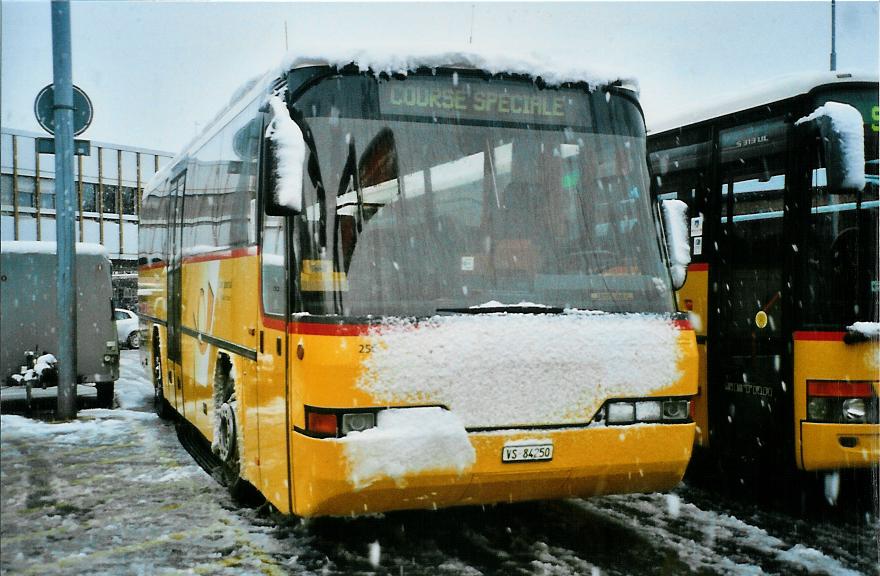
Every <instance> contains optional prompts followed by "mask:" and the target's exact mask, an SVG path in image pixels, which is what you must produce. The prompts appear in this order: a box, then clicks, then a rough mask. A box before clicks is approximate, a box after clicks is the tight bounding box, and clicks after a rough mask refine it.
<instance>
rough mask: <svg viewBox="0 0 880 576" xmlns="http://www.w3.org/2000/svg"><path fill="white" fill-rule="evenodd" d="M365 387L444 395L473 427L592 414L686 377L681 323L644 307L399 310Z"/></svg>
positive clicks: (395, 393) (380, 338)
mask: <svg viewBox="0 0 880 576" xmlns="http://www.w3.org/2000/svg"><path fill="white" fill-rule="evenodd" d="M369 338H370V339H371V341H372V349H373V352H372V354H371V355H370V356H369V358H367V359H366V360H364V363H363V371H362V373H361V375H360V377H359V379H358V383H357V385H358V387H359V388H360V389H361V390H363V391H365V392H367V393H368V394H370V396H372V399H373V401H374V402H375V403H377V404H388V403H411V404H423V405H424V404H437V405H442V406H446V407H447V408H449V409H450V410H451V411H452V412H454V413H455V414H456V415H457V416H458V417H459V418H461V420H462V422H463V423H464V425H465V426H466V427H516V426H524V425H540V424H576V423H583V422H588V421H590V419H591V418H592V417H593V415H594V414H595V413H596V411H597V410H598V409H599V407H600V406H601V405H602V403H603V402H604V401H605V400H606V399H607V398H622V397H628V396H629V397H639V396H646V395H649V394H652V393H654V392H656V391H659V390H662V389H663V388H666V387H668V386H670V385H671V384H673V383H674V382H676V381H677V380H678V379H679V377H680V372H679V370H678V367H677V361H678V358H679V354H680V350H679V347H678V345H677V342H678V331H677V329H676V328H675V326H674V325H673V323H672V321H671V320H670V319H668V318H664V317H660V316H651V315H640V314H625V315H624V314H601V313H578V312H566V313H564V314H506V313H499V314H481V315H476V316H470V315H468V316H463V315H462V316H435V317H433V318H430V319H428V320H424V321H421V322H415V321H413V320H407V319H389V320H387V321H386V322H385V323H383V324H380V325H378V326H376V327H374V328H373V329H371V331H370V333H369Z"/></svg>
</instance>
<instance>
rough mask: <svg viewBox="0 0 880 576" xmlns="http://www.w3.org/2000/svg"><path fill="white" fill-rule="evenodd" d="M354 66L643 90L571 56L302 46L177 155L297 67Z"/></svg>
mask: <svg viewBox="0 0 880 576" xmlns="http://www.w3.org/2000/svg"><path fill="white" fill-rule="evenodd" d="M349 64H356V65H357V66H358V67H359V68H361V69H362V70H367V69H370V70H373V72H375V73H382V72H386V73H388V74H406V73H408V72H409V71H412V70H415V69H418V68H423V67H424V68H441V67H449V68H470V69H475V70H485V71H486V72H489V73H492V74H500V73H505V72H506V73H510V74H523V75H528V76H531V77H533V78H539V77H540V78H541V79H542V80H543V81H544V82H546V83H548V84H564V83H566V82H584V83H586V84H587V85H589V86H590V88H591V89H592V88H595V87H597V86H603V85H607V84H611V83H614V82H618V81H619V82H621V83H622V84H623V85H624V86H626V87H628V88H630V89H632V90H633V91H635V92H638V91H639V85H638V81H637V80H636V79H635V76H633V75H630V74H621V73H614V72H612V71H610V70H607V69H603V68H601V67H599V66H586V65H584V63H583V62H582V58H579V57H578V55H576V54H569V55H567V57H564V58H563V57H560V56H559V55H556V56H549V55H541V54H537V53H532V54H512V53H510V52H498V51H493V50H491V49H483V48H479V47H476V46H468V47H467V49H466V50H462V49H461V48H460V47H457V46H452V45H446V46H440V45H435V46H422V47H418V48H413V47H412V46H405V47H404V46H391V45H388V46H374V47H371V48H363V47H358V46H354V45H351V46H346V45H344V44H343V45H334V46H322V47H315V46H300V47H295V48H293V49H291V50H290V51H288V52H287V54H286V55H285V56H284V57H282V58H281V61H280V62H279V64H278V65H276V66H274V67H272V68H270V69H269V70H268V71H267V72H265V73H264V74H260V75H257V76H254V77H252V78H251V79H249V80H247V81H246V82H244V83H242V85H241V86H240V87H239V88H238V89H237V90H235V92H234V93H233V95H232V97H231V99H230V102H229V104H228V105H227V106H226V107H225V108H224V109H223V110H221V111H220V112H219V113H218V114H217V115H216V116H215V117H214V119H213V120H211V122H209V123H208V124H207V126H206V127H205V129H204V130H203V131H202V132H201V133H200V134H199V135H197V136H196V137H195V138H193V139H192V140H191V141H190V142H189V143H188V144H187V145H186V146H184V147H183V149H182V151H181V152H180V153H179V154H177V155H176V156H175V159H176V158H179V157H180V156H185V155H186V154H187V153H188V152H189V151H191V150H195V149H196V148H198V147H199V146H200V145H201V144H202V143H203V142H204V140H205V138H206V135H207V134H209V133H210V132H211V130H212V128H213V127H214V126H215V125H218V124H221V123H222V122H221V121H222V120H223V119H224V118H231V117H232V115H233V114H237V113H238V112H239V111H240V109H241V108H243V107H244V106H245V105H247V104H248V103H250V102H251V101H253V99H254V98H256V97H257V96H259V95H260V93H267V92H268V91H269V89H270V87H271V86H272V84H273V83H274V81H275V79H276V78H278V77H280V76H282V75H283V74H285V73H286V72H287V71H288V70H291V69H293V68H299V67H305V66H338V67H342V66H347V65H349ZM176 164H177V162H176V161H172V162H168V163H166V164H165V166H164V167H163V168H162V169H161V170H159V171H158V172H156V173H155V174H154V175H153V177H152V178H151V179H150V181H149V182H147V185H146V186H145V187H144V192H143V198H146V197H147V196H148V195H149V194H150V192H151V191H152V189H153V187H154V183H158V182H160V181H161V180H163V179H165V178H167V177H168V174H169V173H170V172H171V170H172V168H173V167H174V166H175V165H176Z"/></svg>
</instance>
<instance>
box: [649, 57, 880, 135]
mask: <svg viewBox="0 0 880 576" xmlns="http://www.w3.org/2000/svg"><path fill="white" fill-rule="evenodd" d="M877 80H878V75H877V73H876V72H852V73H850V72H809V73H801V74H787V75H785V76H778V77H776V78H772V79H769V80H764V81H761V82H759V83H756V84H753V85H751V86H749V87H747V88H746V89H744V90H742V91H740V92H739V93H736V94H732V93H729V92H728V93H723V94H718V95H716V96H715V97H713V98H709V99H707V100H706V102H707V103H700V104H696V105H691V106H689V107H688V108H687V109H684V108H680V109H679V110H678V111H676V112H675V113H673V114H671V115H669V116H667V117H665V118H661V119H659V120H655V121H649V122H648V133H649V134H659V133H661V132H666V131H667V130H672V129H674V128H680V127H682V126H688V125H690V124H696V123H697V122H703V121H704V120H709V119H711V118H715V117H717V116H723V115H725V114H730V113H732V112H739V111H742V110H748V109H750V108H755V107H756V106H761V105H762V104H769V103H771V102H776V101H779V100H784V99H786V98H791V97H793V96H798V95H800V94H806V93H807V92H809V91H810V90H812V89H813V88H816V87H818V86H824V85H828V84H845V83H849V82H877ZM708 102H710V103H708Z"/></svg>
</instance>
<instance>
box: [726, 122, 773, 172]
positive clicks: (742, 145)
mask: <svg viewBox="0 0 880 576" xmlns="http://www.w3.org/2000/svg"><path fill="white" fill-rule="evenodd" d="M788 131H789V125H788V124H787V123H786V122H785V120H783V119H781V118H779V119H775V120H767V121H764V122H755V123H754V124H747V125H745V126H738V127H736V128H731V129H729V130H722V131H721V132H720V133H719V134H718V141H719V144H720V146H721V161H722V162H732V161H734V160H746V159H748V158H756V157H759V156H767V155H770V154H776V153H779V152H782V151H783V150H785V149H786V141H787V139H788Z"/></svg>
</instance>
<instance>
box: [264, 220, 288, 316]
mask: <svg viewBox="0 0 880 576" xmlns="http://www.w3.org/2000/svg"><path fill="white" fill-rule="evenodd" d="M284 231H285V227H284V218H283V217H281V216H268V215H267V216H264V217H263V230H262V232H263V233H262V240H263V245H262V250H261V251H260V253H261V259H260V262H261V264H260V265H261V268H260V280H261V284H262V287H261V290H262V297H263V311H264V312H265V313H266V314H274V315H283V314H284V312H285V309H286V298H287V289H286V282H285V280H286V277H287V272H286V271H287V268H286V266H285V246H286V242H285V232H284Z"/></svg>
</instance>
